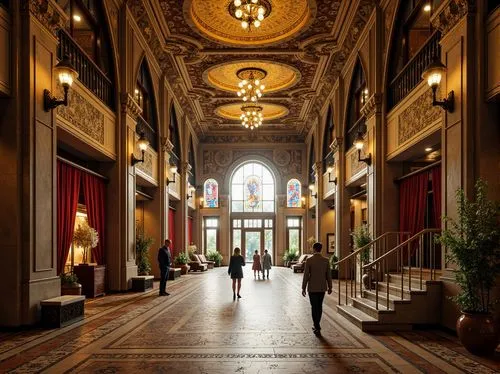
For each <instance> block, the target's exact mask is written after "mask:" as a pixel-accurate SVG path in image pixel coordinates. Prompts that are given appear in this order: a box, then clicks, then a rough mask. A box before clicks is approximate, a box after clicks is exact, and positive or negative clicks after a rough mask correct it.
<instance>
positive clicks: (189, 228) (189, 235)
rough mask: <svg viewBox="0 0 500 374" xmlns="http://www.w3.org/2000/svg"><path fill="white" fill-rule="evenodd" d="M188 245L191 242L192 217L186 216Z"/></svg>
mask: <svg viewBox="0 0 500 374" xmlns="http://www.w3.org/2000/svg"><path fill="white" fill-rule="evenodd" d="M187 229H188V245H191V243H192V242H193V217H188V227H187Z"/></svg>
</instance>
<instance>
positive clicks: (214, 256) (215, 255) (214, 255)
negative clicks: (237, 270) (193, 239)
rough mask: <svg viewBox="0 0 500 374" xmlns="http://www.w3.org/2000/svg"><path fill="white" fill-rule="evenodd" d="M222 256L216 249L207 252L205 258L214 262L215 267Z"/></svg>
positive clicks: (220, 262)
mask: <svg viewBox="0 0 500 374" xmlns="http://www.w3.org/2000/svg"><path fill="white" fill-rule="evenodd" d="M222 258H223V257H222V255H221V254H220V253H219V251H217V250H215V251H208V252H207V260H209V261H213V262H215V266H216V267H219V266H221V264H222Z"/></svg>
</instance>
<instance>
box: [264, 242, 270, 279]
mask: <svg viewBox="0 0 500 374" xmlns="http://www.w3.org/2000/svg"><path fill="white" fill-rule="evenodd" d="M271 265H272V259H271V255H270V254H269V253H268V252H267V249H265V250H264V254H263V255H262V279H265V278H264V270H267V279H269V270H271Z"/></svg>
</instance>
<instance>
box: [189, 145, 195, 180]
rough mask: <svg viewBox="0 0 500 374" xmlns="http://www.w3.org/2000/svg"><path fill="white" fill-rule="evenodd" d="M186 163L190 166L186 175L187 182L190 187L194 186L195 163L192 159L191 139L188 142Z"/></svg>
mask: <svg viewBox="0 0 500 374" xmlns="http://www.w3.org/2000/svg"><path fill="white" fill-rule="evenodd" d="M188 162H189V165H191V170H190V171H189V173H188V182H189V184H190V185H191V186H196V162H195V158H194V148H193V137H192V136H190V140H189V153H188Z"/></svg>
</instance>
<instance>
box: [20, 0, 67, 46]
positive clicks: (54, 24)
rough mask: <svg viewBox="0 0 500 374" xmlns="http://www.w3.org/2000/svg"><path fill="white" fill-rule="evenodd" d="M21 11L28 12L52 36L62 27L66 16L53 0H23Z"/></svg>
mask: <svg viewBox="0 0 500 374" xmlns="http://www.w3.org/2000/svg"><path fill="white" fill-rule="evenodd" d="M21 11H22V12H23V13H30V14H31V15H33V16H34V17H35V18H36V19H37V20H38V21H40V23H41V24H42V25H43V26H44V27H45V28H46V29H47V30H48V31H49V32H50V33H51V34H52V35H53V36H54V37H56V38H57V32H58V31H59V30H60V29H62V28H64V25H65V24H66V22H67V21H68V16H67V15H66V13H65V12H64V10H62V9H61V7H60V6H59V5H57V3H56V2H55V0H23V1H22V2H21Z"/></svg>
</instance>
